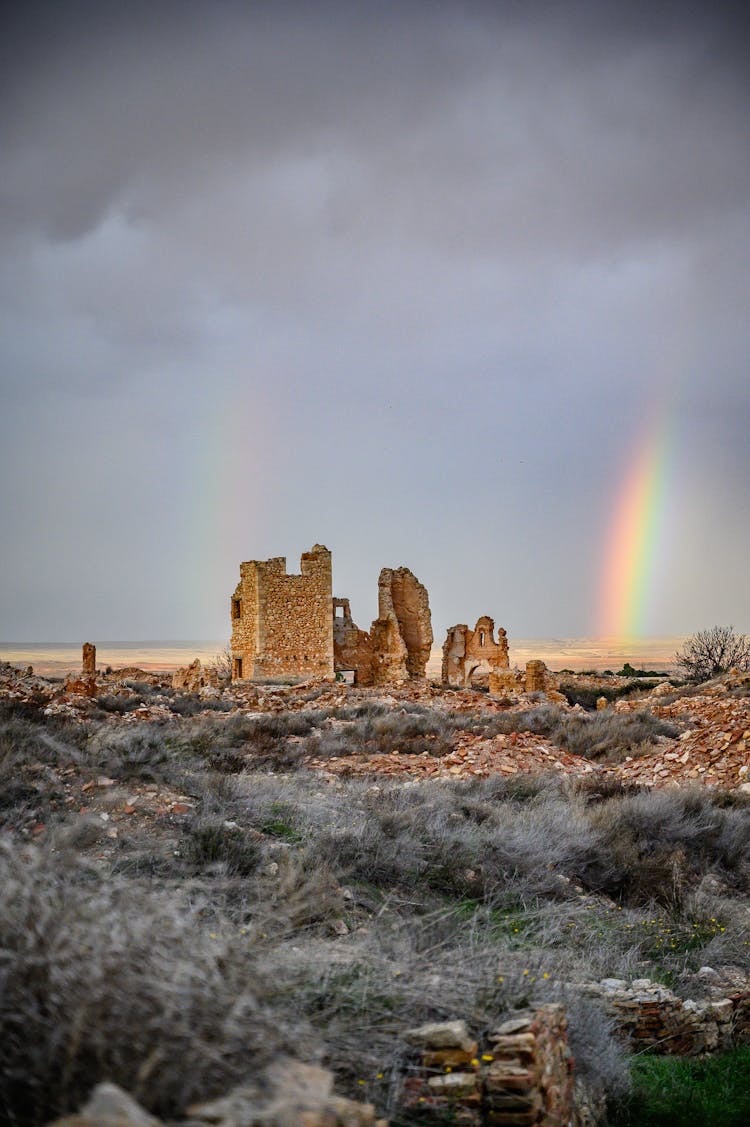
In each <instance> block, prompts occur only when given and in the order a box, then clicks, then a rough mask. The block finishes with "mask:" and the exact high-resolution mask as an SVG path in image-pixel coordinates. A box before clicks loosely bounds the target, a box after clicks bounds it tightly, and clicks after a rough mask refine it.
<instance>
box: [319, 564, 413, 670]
mask: <svg viewBox="0 0 750 1127" xmlns="http://www.w3.org/2000/svg"><path fill="white" fill-rule="evenodd" d="M339 612H340V613H339ZM333 613H334V620H333V646H334V663H335V670H336V672H337V673H344V672H347V671H349V670H351V671H353V673H354V683H355V684H357V685H397V684H400V683H401V682H403V681H408V680H412V679H416V678H423V677H424V675H425V670H426V668H427V662H428V660H429V657H430V650H431V649H432V619H431V616H430V602H429V598H428V595H427V589H426V587H424V585H423V584H422V583H420V582H419V580H418V579H417V577H416V576H415V575H413V574H412V572H411V571H409V569H408V567H399V568H395V569H393V568H390V567H384V568H383V570H382V571H381V573H380V577H379V579H378V617H377V618H376V619H375V621H374V622H373V624H372V626H371V627H370V631H369V633H367V631H365V630H360V628H359V627H358V626H357V625H356V624H355V622H354V620H353V619H352V614H351V610H350V609H349V600H348V599H334V600H333Z"/></svg>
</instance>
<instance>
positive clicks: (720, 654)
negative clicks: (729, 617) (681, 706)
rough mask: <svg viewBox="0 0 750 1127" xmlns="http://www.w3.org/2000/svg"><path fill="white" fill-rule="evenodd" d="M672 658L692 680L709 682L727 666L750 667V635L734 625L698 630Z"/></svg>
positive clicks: (744, 668) (746, 668) (725, 669)
mask: <svg viewBox="0 0 750 1127" xmlns="http://www.w3.org/2000/svg"><path fill="white" fill-rule="evenodd" d="M674 659H675V661H676V662H677V664H678V665H679V667H680V669H682V670H683V672H684V673H685V675H686V676H687V677H688V678H689V679H690V680H691V681H708V680H709V679H710V678H711V677H718V676H719V674H720V673H726V672H727V670H729V669H742V670H748V669H750V638H749V637H748V636H747V634H737V633H735V629H734V627H733V626H712V627H711V629H710V630H700V631H699V632H698V633H697V634H693V635H692V636H691V637H690V638H688V640H687V641H686V642H685V645H684V646H683V648H682V649H681V650H678V651H677V653H676V654H675V655H674Z"/></svg>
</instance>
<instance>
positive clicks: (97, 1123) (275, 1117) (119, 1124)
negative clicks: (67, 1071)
mask: <svg viewBox="0 0 750 1127" xmlns="http://www.w3.org/2000/svg"><path fill="white" fill-rule="evenodd" d="M333 1082H334V1077H333V1073H331V1072H329V1071H328V1070H327V1069H325V1068H319V1067H317V1066H316V1065H311V1064H304V1063H303V1062H302V1061H298V1060H292V1059H288V1060H281V1061H277V1062H276V1063H275V1064H274V1065H273V1066H272V1067H271V1068H270V1069H269V1070H268V1074H267V1076H266V1077H265V1083H264V1085H263V1088H262V1089H261V1088H260V1087H259V1085H258V1084H257V1083H253V1082H249V1083H248V1084H246V1085H239V1086H238V1087H236V1088H234V1089H233V1090H232V1091H231V1092H229V1093H228V1094H227V1095H226V1096H223V1097H221V1098H220V1099H216V1100H209V1101H207V1102H204V1103H197V1104H194V1105H193V1106H192V1107H189V1108H188V1109H187V1112H186V1117H185V1118H184V1119H181V1120H170V1123H172V1124H179V1125H180V1127H388V1121H387V1120H386V1119H379V1118H378V1117H377V1114H376V1111H375V1108H374V1106H373V1105H372V1104H369V1103H360V1102H359V1101H357V1100H349V1099H345V1098H344V1097H343V1096H337V1095H336V1094H335V1093H334V1090H333ZM161 1123H162V1121H161V1120H159V1119H155V1118H154V1117H153V1116H151V1115H149V1113H148V1112H146V1111H145V1110H144V1109H143V1108H142V1107H141V1106H140V1105H139V1104H137V1103H136V1101H135V1100H134V1099H133V1098H132V1097H131V1096H130V1095H128V1093H127V1092H124V1091H123V1090H122V1089H121V1088H118V1087H117V1085H116V1084H110V1083H103V1084H99V1085H97V1087H96V1088H95V1089H94V1091H93V1093H92V1095H91V1097H90V1098H89V1100H88V1102H87V1103H86V1104H85V1105H84V1107H83V1108H82V1109H81V1111H80V1112H79V1113H78V1114H77V1115H67V1116H64V1117H63V1118H62V1119H57V1120H55V1122H54V1124H51V1125H50V1127H160V1125H161Z"/></svg>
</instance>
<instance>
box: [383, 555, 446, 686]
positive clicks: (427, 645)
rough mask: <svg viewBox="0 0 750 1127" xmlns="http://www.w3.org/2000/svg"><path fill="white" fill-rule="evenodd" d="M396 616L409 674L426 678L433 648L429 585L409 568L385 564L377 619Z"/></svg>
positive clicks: (409, 675) (390, 618)
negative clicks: (391, 566) (421, 581)
mask: <svg viewBox="0 0 750 1127" xmlns="http://www.w3.org/2000/svg"><path fill="white" fill-rule="evenodd" d="M393 618H395V620H396V623H397V626H398V632H399V634H400V636H401V640H402V642H403V644H404V647H405V649H406V673H407V676H408V677H424V675H425V670H426V668H427V662H428V661H429V660H430V650H431V649H432V640H433V636H432V618H431V615H430V600H429V596H428V594H427V588H426V587H425V586H424V585H423V584H422V583H420V582H419V580H418V579H417V577H416V575H414V574H413V573H412V572H411V571H409V569H408V567H398V568H395V570H394V569H392V568H390V567H384V568H383V570H382V571H381V573H380V577H379V579H378V619H379V620H382V619H389V620H392V619H393Z"/></svg>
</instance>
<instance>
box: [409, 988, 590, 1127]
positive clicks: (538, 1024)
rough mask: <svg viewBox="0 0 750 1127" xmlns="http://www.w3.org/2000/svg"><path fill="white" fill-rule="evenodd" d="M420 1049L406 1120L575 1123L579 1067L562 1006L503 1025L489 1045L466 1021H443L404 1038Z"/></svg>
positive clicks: (544, 1126)
mask: <svg viewBox="0 0 750 1127" xmlns="http://www.w3.org/2000/svg"><path fill="white" fill-rule="evenodd" d="M405 1037H406V1040H407V1041H408V1043H409V1044H410V1045H412V1046H413V1047H414V1048H416V1049H418V1050H419V1056H420V1059H419V1061H418V1063H417V1066H416V1068H415V1069H414V1071H412V1072H411V1073H410V1074H409V1075H408V1076H407V1077H406V1079H405V1080H404V1084H403V1089H402V1091H403V1097H402V1106H403V1110H404V1111H405V1112H406V1113H407V1115H408V1114H410V1113H414V1114H415V1115H419V1116H420V1117H421V1118H422V1117H423V1118H424V1119H427V1120H429V1119H430V1118H434V1120H435V1121H436V1122H441V1123H442V1122H447V1121H448V1120H450V1121H451V1122H455V1123H462V1124H465V1125H466V1127H483V1125H484V1124H491V1123H504V1124H507V1125H508V1127H553V1125H556V1127H559V1125H560V1124H570V1123H573V1122H576V1120H575V1118H574V1109H573V1061H572V1058H571V1055H570V1052H569V1050H568V1040H567V1022H566V1018H565V1013H564V1011H563V1008H562V1006H559V1005H546V1006H540V1007H539V1008H538V1009H536V1010H524V1011H520V1012H518V1013H516V1014H514V1015H513V1016H512V1017H510V1018H509V1019H508V1020H507V1021H504V1022H503V1023H502V1024H501V1025H500V1026H499V1027H498V1028H497V1029H496V1030H495V1032H494V1033H492V1034H490V1036H489V1037H488V1038H487V1041H486V1043H485V1044H483V1045H480V1044H479V1043H478V1042H477V1041H475V1040H473V1039H472V1038H471V1037H470V1036H469V1034H468V1031H467V1029H466V1026H465V1024H464V1022H462V1021H451V1022H441V1023H436V1024H434V1025H425V1026H421V1027H420V1028H419V1029H411V1030H409V1031H408V1033H407V1034H406V1035H405Z"/></svg>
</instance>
